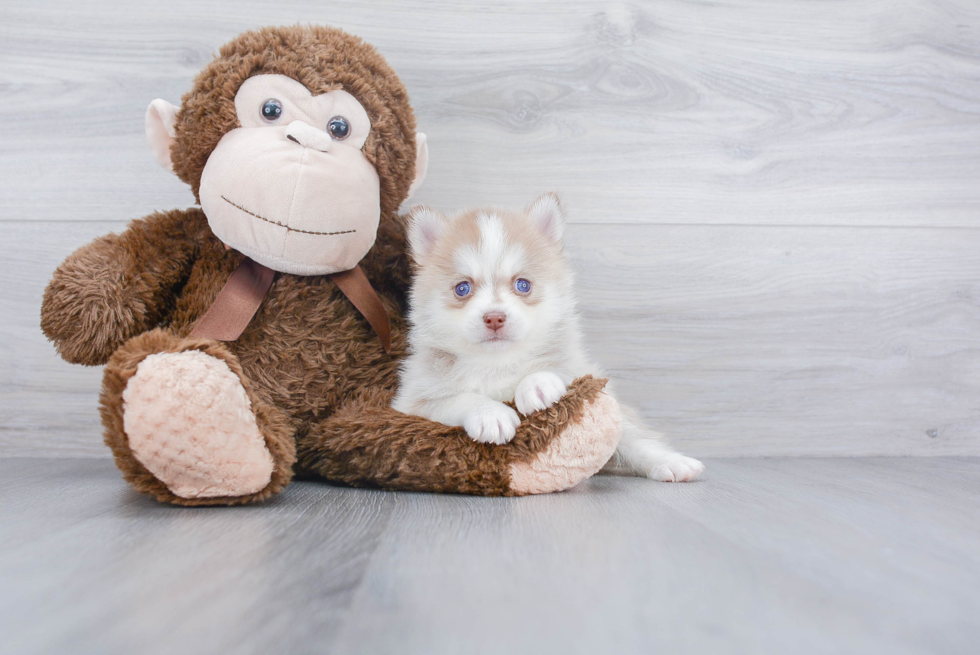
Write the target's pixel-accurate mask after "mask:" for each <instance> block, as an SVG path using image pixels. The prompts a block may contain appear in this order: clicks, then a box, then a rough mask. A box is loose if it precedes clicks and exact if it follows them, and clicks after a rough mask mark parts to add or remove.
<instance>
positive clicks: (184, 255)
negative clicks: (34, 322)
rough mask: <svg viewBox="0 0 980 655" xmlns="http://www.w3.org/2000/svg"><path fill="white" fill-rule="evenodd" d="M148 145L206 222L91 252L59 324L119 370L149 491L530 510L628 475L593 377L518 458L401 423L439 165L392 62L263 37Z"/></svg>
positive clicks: (535, 431)
mask: <svg viewBox="0 0 980 655" xmlns="http://www.w3.org/2000/svg"><path fill="white" fill-rule="evenodd" d="M147 137H148V139H149V141H150V145H151V148H152V149H153V151H154V153H155V154H156V156H157V158H158V159H159V160H160V161H161V163H163V164H164V165H165V166H167V167H168V168H170V169H171V170H173V172H174V173H176V174H177V175H178V176H179V177H180V179H182V180H183V181H185V182H186V183H188V184H189V185H190V186H191V188H192V189H193V191H194V194H195V197H196V198H197V199H198V200H199V202H200V204H201V208H200V209H198V208H191V209H188V210H174V211H170V212H165V213H157V214H152V215H150V216H147V217H146V218H143V219H140V220H137V221H134V222H133V223H132V224H130V226H129V227H128V229H127V230H126V231H125V232H123V233H122V234H118V235H117V234H110V235H107V236H105V237H102V238H100V239H97V240H95V241H94V242H92V243H90V244H88V245H87V246H84V247H82V248H80V249H79V250H78V251H76V252H75V253H73V254H72V255H71V256H70V257H69V258H68V259H66V260H65V262H64V263H62V264H61V266H59V267H58V269H57V271H56V272H55V274H54V278H53V280H52V281H51V283H50V284H49V286H48V288H47V290H46V291H45V295H44V302H43V306H42V310H41V326H42V328H43V330H44V333H45V334H46V335H47V336H48V338H49V339H51V340H52V341H53V342H54V343H55V345H56V347H57V349H58V351H59V353H60V354H61V355H62V357H64V358H65V359H66V360H68V361H69V362H73V363H80V364H85V365H99V364H107V366H106V369H105V377H104V381H103V387H102V395H101V413H102V419H103V423H104V425H105V440H106V443H107V444H108V445H109V447H110V448H111V449H112V451H113V454H114V455H115V459H116V463H117V465H118V466H119V468H120V469H121V470H122V472H123V476H124V477H125V479H126V480H127V481H129V482H130V483H131V484H132V485H133V487H135V488H136V489H137V490H139V491H142V492H146V493H149V494H153V495H154V496H156V497H157V498H158V499H159V500H161V501H166V502H171V503H176V504H180V505H209V504H210V505H219V504H220V505H230V504H239V503H249V502H254V501H260V500H263V499H266V498H268V497H269V496H271V495H273V494H275V493H277V492H279V491H281V490H282V489H283V488H284V487H285V486H286V485H287V484H288V483H289V482H290V480H291V479H292V478H293V475H294V473H298V474H304V475H311V476H319V477H322V478H326V479H328V480H335V481H340V482H345V483H348V484H353V485H362V486H375V487H382V488H388V489H411V490H420V491H443V492H458V493H471V494H487V495H521V494H527V493H542V492H549V491H556V490H560V489H564V488H567V487H569V486H571V485H573V484H576V483H577V482H579V481H580V480H582V479H584V478H585V477H588V476H589V475H591V474H592V473H594V472H596V471H597V470H598V469H599V468H600V467H601V466H602V465H603V464H604V463H605V462H606V460H607V459H608V458H609V457H610V456H611V454H612V452H613V450H614V449H615V446H616V442H617V440H618V435H619V410H618V407H617V406H616V404H615V401H614V400H612V398H611V397H609V396H608V395H607V394H605V393H603V391H602V387H603V382H602V381H599V380H593V379H591V378H586V379H582V380H579V381H576V383H575V384H573V385H572V387H571V388H570V390H569V393H568V395H567V396H566V397H565V398H564V399H563V400H562V401H560V402H559V403H558V404H557V405H555V406H553V407H551V408H549V409H548V410H546V411H542V412H538V413H536V414H533V415H532V416H530V417H528V418H526V419H525V420H524V423H523V424H522V425H521V427H520V429H519V430H518V433H517V436H516V437H515V439H514V440H513V441H512V442H511V443H509V444H507V445H503V446H494V445H488V444H479V443H476V442H474V441H472V440H470V439H469V438H468V437H467V436H466V435H465V433H464V432H463V431H462V429H461V428H451V427H446V426H443V425H439V424H436V423H431V422H429V421H427V420H424V419H422V418H419V417H413V416H407V415H404V414H399V413H398V412H395V411H394V410H392V409H390V408H389V406H388V404H389V402H390V399H391V396H392V393H393V392H394V388H395V385H396V380H397V376H396V372H397V365H398V360H399V358H400V356H401V355H402V354H403V353H404V350H405V326H404V321H403V318H402V314H403V310H404V303H405V293H406V291H407V288H408V284H409V265H408V262H407V259H406V248H405V235H404V224H403V220H402V219H401V218H400V217H399V216H398V213H397V211H398V208H399V206H400V205H401V203H402V202H403V201H404V200H405V199H406V198H407V197H408V195H410V193H411V191H412V190H413V188H414V187H415V186H417V185H418V183H419V182H420V181H421V179H422V177H423V176H424V168H425V161H426V149H425V141H424V136H423V135H418V138H417V136H416V134H415V119H414V115H413V113H412V109H411V107H410V106H409V103H408V95H407V93H406V91H405V88H404V86H403V85H402V83H401V81H400V80H399V79H398V77H397V76H396V75H395V73H394V71H392V70H391V68H389V67H388V65H387V63H386V62H385V61H384V60H383V59H382V58H381V56H380V55H379V54H378V53H377V51H376V50H375V49H374V48H373V47H371V46H369V45H367V44H365V43H364V42H362V41H361V40H360V39H357V38H355V37H352V36H350V35H347V34H345V33H344V32H341V31H339V30H336V29H331V28H326V27H289V28H267V29H263V30H259V31H254V32H247V33H245V34H243V35H241V36H239V37H238V38H236V39H235V40H234V41H232V42H231V43H229V44H227V45H225V46H224V47H223V48H222V49H221V51H220V55H219V56H218V57H217V58H216V59H215V60H214V61H213V62H212V63H211V64H209V65H208V66H207V67H206V68H205V69H204V71H202V73H201V74H200V75H199V76H198V77H197V79H196V80H195V82H194V86H193V88H192V90H191V91H190V92H189V93H188V94H187V95H185V96H184V98H183V102H182V105H181V107H180V108H179V109H178V108H176V107H173V106H172V105H170V104H169V103H166V102H164V101H162V100H157V101H154V102H153V103H152V104H151V105H150V108H149V110H148V111H147ZM385 315H387V318H386V317H385ZM365 316H366V317H367V318H365ZM389 339H390V344H389V343H388V340H389ZM389 349H390V353H389V352H386V350H389Z"/></svg>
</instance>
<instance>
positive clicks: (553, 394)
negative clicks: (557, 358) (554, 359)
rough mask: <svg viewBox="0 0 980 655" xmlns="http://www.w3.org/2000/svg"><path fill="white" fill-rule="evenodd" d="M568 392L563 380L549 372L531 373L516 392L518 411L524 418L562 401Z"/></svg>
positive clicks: (515, 401)
mask: <svg viewBox="0 0 980 655" xmlns="http://www.w3.org/2000/svg"><path fill="white" fill-rule="evenodd" d="M565 391H567V389H566V387H565V383H564V382H562V381H561V378H560V377H558V376H557V375H555V374H554V373H551V372H549V371H540V372H538V373H531V374H530V375H529V376H527V377H526V378H524V379H523V380H521V383H520V384H518V385H517V390H516V391H515V392H514V403H515V404H516V405H517V411H519V412H520V413H521V414H524V416H527V415H528V414H531V413H533V412H536V411H538V410H540V409H545V408H547V407H551V406H552V405H554V404H555V403H556V402H558V401H559V400H561V397H562V396H564V395H565Z"/></svg>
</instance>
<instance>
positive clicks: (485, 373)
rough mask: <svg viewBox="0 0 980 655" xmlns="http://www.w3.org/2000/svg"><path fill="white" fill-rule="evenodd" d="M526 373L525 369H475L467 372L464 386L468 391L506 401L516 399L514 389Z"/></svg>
mask: <svg viewBox="0 0 980 655" xmlns="http://www.w3.org/2000/svg"><path fill="white" fill-rule="evenodd" d="M524 374H525V372H524V371H500V370H480V369H474V370H470V371H467V372H466V375H465V376H464V377H465V379H466V381H465V382H464V383H463V386H464V387H466V389H465V390H466V391H471V392H473V393H478V394H481V395H484V396H487V397H488V398H492V399H493V400H499V401H501V402H506V401H510V400H513V399H514V391H515V390H516V389H517V385H518V383H520V381H521V380H522V379H524Z"/></svg>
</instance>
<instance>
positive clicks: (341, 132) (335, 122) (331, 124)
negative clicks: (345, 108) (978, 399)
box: [327, 116, 350, 141]
mask: <svg viewBox="0 0 980 655" xmlns="http://www.w3.org/2000/svg"><path fill="white" fill-rule="evenodd" d="M327 132H330V136H331V137H333V138H334V140H336V141H343V140H344V139H346V138H347V137H348V136H350V123H348V122H347V119H346V118H344V117H343V116H334V117H333V118H331V119H330V120H329V121H327Z"/></svg>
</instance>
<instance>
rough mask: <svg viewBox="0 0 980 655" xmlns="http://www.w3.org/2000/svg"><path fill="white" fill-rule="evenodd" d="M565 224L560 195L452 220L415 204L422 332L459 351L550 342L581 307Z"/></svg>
mask: <svg viewBox="0 0 980 655" xmlns="http://www.w3.org/2000/svg"><path fill="white" fill-rule="evenodd" d="M564 227H565V215H564V211H563V210H562V207H561V203H560V202H559V200H558V196H556V195H555V194H553V193H548V194H545V195H543V196H541V197H540V198H538V199H537V200H535V201H534V202H533V203H531V204H530V205H529V206H528V207H526V208H525V209H524V210H523V211H518V212H512V211H505V210H501V209H495V208H487V209H476V210H471V211H467V212H465V213H463V214H460V215H458V216H455V217H446V216H443V215H442V214H440V213H439V212H437V211H435V210H432V209H429V208H428V207H421V206H420V207H415V208H413V209H412V212H411V222H410V225H409V231H408V238H409V246H410V249H411V254H412V258H413V259H414V260H415V263H416V264H417V266H418V268H417V271H416V277H415V283H414V285H413V287H412V294H411V299H412V310H411V320H412V323H413V326H414V328H415V331H416V337H417V338H421V339H423V340H425V341H426V342H427V343H429V344H431V345H435V346H437V347H439V348H442V349H444V350H448V351H450V352H454V353H457V354H462V353H467V352H474V351H477V352H486V353H495V352H503V351H509V352H513V353H515V354H520V353H522V352H527V353H529V354H530V353H532V352H534V351H535V350H536V349H538V348H542V347H547V346H548V344H550V343H552V342H553V339H554V337H555V335H556V334H557V333H558V332H559V331H560V328H561V327H562V324H563V322H564V321H566V320H567V319H568V317H569V315H570V314H571V313H572V312H573V311H574V297H573V294H572V276H571V272H570V270H569V267H568V265H567V262H566V261H565V258H564V257H563V255H562V241H561V239H562V233H563V230H564Z"/></svg>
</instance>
